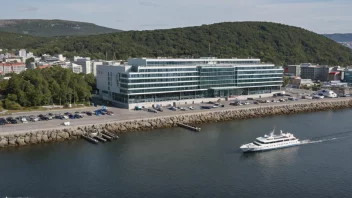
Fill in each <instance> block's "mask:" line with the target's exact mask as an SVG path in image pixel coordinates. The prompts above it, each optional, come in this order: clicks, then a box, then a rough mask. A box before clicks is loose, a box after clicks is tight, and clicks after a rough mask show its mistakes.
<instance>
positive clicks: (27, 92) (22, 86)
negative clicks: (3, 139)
mask: <svg viewBox="0 0 352 198" xmlns="http://www.w3.org/2000/svg"><path fill="white" fill-rule="evenodd" d="M95 86H96V82H95V77H94V75H93V74H83V73H80V74H76V73H73V72H72V71H71V70H70V69H66V68H61V67H60V66H54V67H51V68H45V69H29V70H26V71H24V72H21V73H20V74H11V78H10V79H9V80H1V81H0V91H1V92H0V94H2V95H3V96H5V97H4V100H3V102H2V105H3V107H4V108H6V109H21V108H22V107H32V106H41V105H52V104H55V105H65V104H66V105H67V104H69V103H85V102H89V100H90V99H91V97H92V94H91V92H92V90H93V89H94V88H95Z"/></svg>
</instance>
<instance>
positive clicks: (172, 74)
mask: <svg viewBox="0 0 352 198" xmlns="http://www.w3.org/2000/svg"><path fill="white" fill-rule="evenodd" d="M196 75H197V73H194V72H192V73H158V74H129V76H128V77H125V78H152V77H172V76H196ZM122 77H124V76H123V75H122Z"/></svg>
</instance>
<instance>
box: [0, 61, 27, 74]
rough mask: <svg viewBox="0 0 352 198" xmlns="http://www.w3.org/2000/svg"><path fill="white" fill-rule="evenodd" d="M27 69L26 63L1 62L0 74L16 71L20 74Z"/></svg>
mask: <svg viewBox="0 0 352 198" xmlns="http://www.w3.org/2000/svg"><path fill="white" fill-rule="evenodd" d="M23 71H26V64H24V63H0V74H2V75H4V74H8V73H16V74H19V73H21V72H23Z"/></svg>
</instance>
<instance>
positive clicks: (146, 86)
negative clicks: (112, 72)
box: [121, 82, 198, 89]
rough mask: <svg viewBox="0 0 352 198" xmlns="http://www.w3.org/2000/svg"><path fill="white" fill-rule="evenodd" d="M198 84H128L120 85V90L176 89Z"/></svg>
mask: <svg viewBox="0 0 352 198" xmlns="http://www.w3.org/2000/svg"><path fill="white" fill-rule="evenodd" d="M197 85H198V82H184V83H181V82H179V83H163V84H138V85H130V84H128V85H127V84H121V87H122V88H127V89H137V88H148V87H151V88H152V87H177V86H197Z"/></svg>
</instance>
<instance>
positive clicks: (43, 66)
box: [37, 65, 49, 69]
mask: <svg viewBox="0 0 352 198" xmlns="http://www.w3.org/2000/svg"><path fill="white" fill-rule="evenodd" d="M47 67H49V65H41V66H38V67H37V68H39V69H44V68H47Z"/></svg>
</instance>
